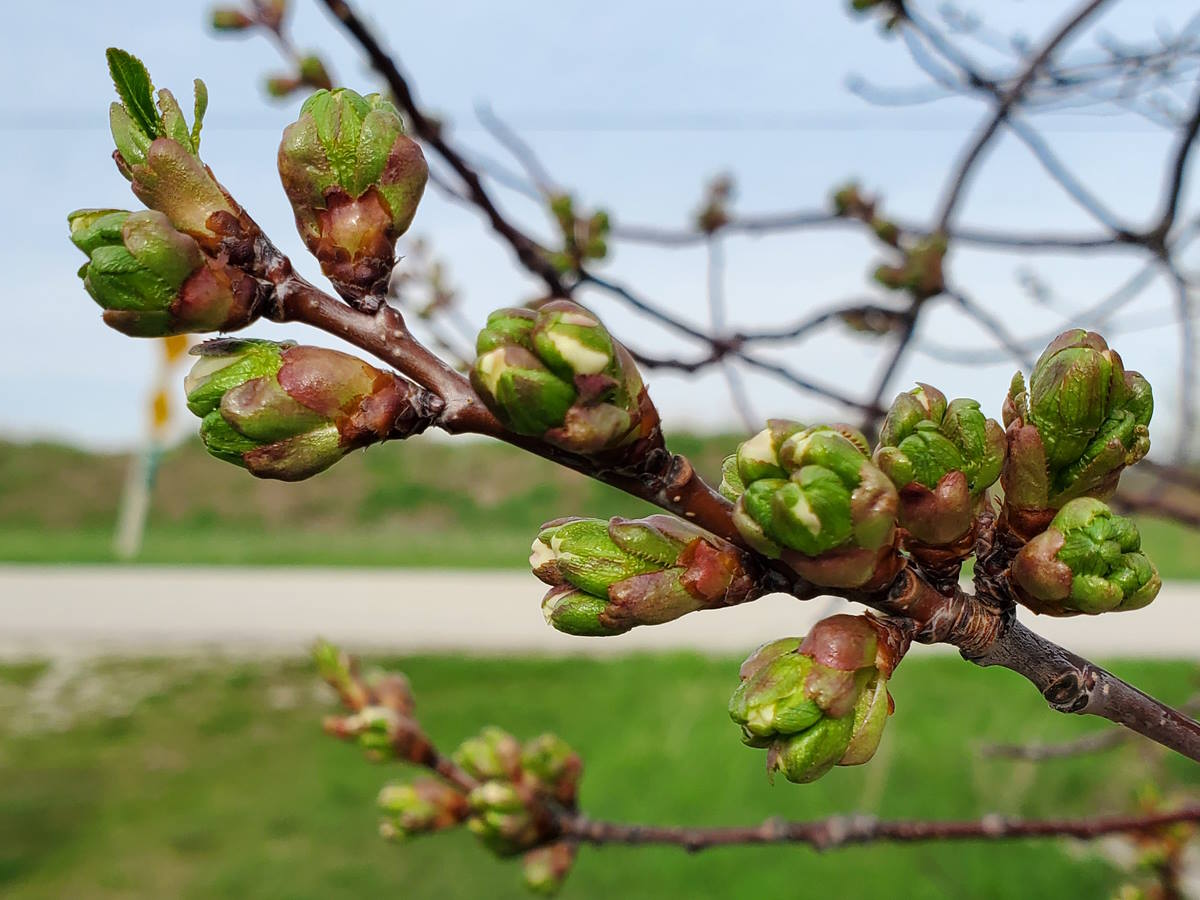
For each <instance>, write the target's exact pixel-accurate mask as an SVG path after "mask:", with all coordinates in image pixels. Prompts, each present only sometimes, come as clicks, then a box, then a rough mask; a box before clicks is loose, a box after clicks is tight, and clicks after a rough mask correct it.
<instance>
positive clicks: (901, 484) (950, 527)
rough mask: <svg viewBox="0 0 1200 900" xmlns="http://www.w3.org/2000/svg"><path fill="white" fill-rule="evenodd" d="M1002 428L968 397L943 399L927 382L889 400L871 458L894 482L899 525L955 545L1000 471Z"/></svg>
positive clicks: (932, 541) (931, 540)
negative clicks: (898, 500)
mask: <svg viewBox="0 0 1200 900" xmlns="http://www.w3.org/2000/svg"><path fill="white" fill-rule="evenodd" d="M1005 447H1006V441H1005V436H1004V430H1003V429H1002V428H1001V427H1000V425H999V423H998V422H996V421H994V420H993V419H988V418H985V417H984V415H983V413H982V412H981V411H980V409H979V404H978V403H977V402H976V401H974V400H969V399H965V398H962V399H958V400H955V401H953V402H951V403H947V402H946V397H945V395H944V394H943V393H942V392H941V391H939V390H937V388H934V387H932V386H930V385H927V384H918V385H917V387H916V388H915V389H914V390H912V391H908V392H906V393H903V394H900V395H899V396H897V397H896V399H895V401H893V403H892V406H891V408H890V409H889V410H888V414H887V416H886V417H885V419H884V421H883V426H882V427H881V429H880V432H879V446H878V447H877V448H876V449H875V454H874V456H873V460H874V462H875V465H876V466H878V467H879V468H880V469H881V470H882V471H883V473H884V474H885V475H887V476H888V478H889V479H891V481H892V483H893V484H895V485H896V487H897V488H899V489H900V515H899V521H900V525H901V526H902V527H903V528H904V529H905V530H906V531H907V532H908V533H909V534H910V535H912V536H913V537H914V538H915V539H916V540H918V541H920V542H922V543H925V544H931V545H934V546H944V545H948V544H953V543H954V542H955V541H957V540H959V539H960V538H963V537H964V536H965V535H966V534H967V533H968V532H969V531H970V529H971V526H972V522H973V521H974V518H975V514H976V512H977V510H978V507H979V503H980V500H981V498H982V497H983V495H984V493H985V492H986V491H987V489H988V488H989V487H991V485H992V484H994V483H995V481H996V479H997V478H999V476H1000V469H1001V467H1002V465H1003V463H1004V456H1005Z"/></svg>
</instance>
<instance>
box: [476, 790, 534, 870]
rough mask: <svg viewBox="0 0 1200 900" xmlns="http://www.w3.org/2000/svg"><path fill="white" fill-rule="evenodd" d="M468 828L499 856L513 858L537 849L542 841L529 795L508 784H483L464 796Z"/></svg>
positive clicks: (527, 792) (525, 791)
mask: <svg viewBox="0 0 1200 900" xmlns="http://www.w3.org/2000/svg"><path fill="white" fill-rule="evenodd" d="M467 802H468V803H469V804H470V807H471V817H470V819H468V820H467V827H468V828H469V829H470V830H471V832H472V833H473V834H474V835H475V836H476V837H478V838H479V839H480V840H481V841H482V842H483V843H484V845H485V846H487V847H488V848H489V849H490V850H491V851H492V852H493V853H496V854H497V855H499V856H512V855H514V854H517V853H520V852H521V851H523V850H528V849H530V848H532V847H534V846H536V845H537V844H538V842H539V840H541V838H542V834H541V831H540V829H539V827H538V820H537V819H536V818H535V816H534V814H533V810H532V809H531V806H532V803H533V798H532V796H531V794H530V792H529V791H527V790H525V789H523V788H521V787H520V786H518V785H516V784H513V783H511V782H509V781H500V780H493V781H485V782H484V783H483V784H481V785H479V787H477V788H475V789H474V790H473V791H471V793H470V794H469V795H468V796H467Z"/></svg>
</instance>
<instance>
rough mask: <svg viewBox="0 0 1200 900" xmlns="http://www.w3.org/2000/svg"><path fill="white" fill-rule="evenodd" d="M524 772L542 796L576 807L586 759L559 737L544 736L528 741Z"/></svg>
mask: <svg viewBox="0 0 1200 900" xmlns="http://www.w3.org/2000/svg"><path fill="white" fill-rule="evenodd" d="M521 770H522V771H523V772H524V773H525V776H526V777H527V778H530V779H532V780H533V782H534V784H535V785H536V786H537V789H538V790H539V791H541V792H542V793H545V794H549V795H551V796H553V797H554V798H555V799H556V800H557V801H558V802H559V803H562V804H564V805H567V806H570V805H572V804H574V802H575V794H576V791H577V790H578V788H579V779H580V778H581V777H582V775H583V760H582V759H580V757H579V754H578V753H576V752H575V751H574V750H572V749H571V746H570V745H569V744H568V743H567V742H566V741H564V740H563V739H562V738H560V737H559V736H558V735H555V734H543V735H541V736H540V737H536V738H534V739H533V740H531V741H527V742H526V743H525V746H524V747H523V748H522V750H521Z"/></svg>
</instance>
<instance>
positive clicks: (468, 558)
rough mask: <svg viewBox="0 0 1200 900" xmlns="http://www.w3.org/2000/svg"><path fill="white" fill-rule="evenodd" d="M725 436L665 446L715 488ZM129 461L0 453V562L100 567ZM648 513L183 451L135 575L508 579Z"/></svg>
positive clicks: (597, 489) (1178, 540) (437, 453)
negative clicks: (258, 568) (155, 570)
mask: <svg viewBox="0 0 1200 900" xmlns="http://www.w3.org/2000/svg"><path fill="white" fill-rule="evenodd" d="M735 444H736V438H733V437H724V438H720V437H716V438H696V437H687V436H683V437H681V438H678V439H677V440H675V441H674V443H673V447H674V449H676V450H679V451H680V452H683V453H686V454H687V455H688V457H689V458H691V459H692V460H693V462H694V463H695V464H696V466H697V468H698V470H699V471H700V472H701V473H703V474H705V475H706V476H708V477H709V478H713V479H716V478H719V474H718V473H719V469H720V462H721V458H722V456H723V455H724V453H725V452H726V451H727V449H728V448H729V447H732V446H734V445H735ZM127 465H128V460H127V459H126V458H125V457H122V456H115V455H104V454H88V453H84V452H82V451H79V450H73V449H70V448H66V447H60V446H55V445H48V444H33V445H21V444H12V443H4V442H0V562H23V563H60V562H76V563H108V562H114V561H115V554H114V552H113V547H112V529H113V522H114V521H115V520H116V515H117V506H118V501H119V497H120V489H121V484H122V482H123V480H124V477H125V469H126V468H127ZM649 511H650V507H649V506H648V505H647V504H644V503H642V502H640V501H637V500H633V499H631V498H629V497H627V496H625V495H623V494H621V493H620V492H619V491H617V490H615V489H613V488H609V487H607V486H605V485H602V484H598V483H596V482H594V481H590V480H588V479H586V478H584V477H582V476H580V475H576V474H575V473H573V472H568V471H565V470H563V469H561V468H558V467H557V466H553V465H551V464H550V463H547V462H545V461H543V460H540V459H537V458H536V457H533V456H530V455H528V454H526V453H523V452H522V451H520V450H517V449H515V448H512V447H507V446H504V445H498V444H493V443H484V442H470V441H466V442H455V443H453V444H450V443H447V442H445V441H441V442H435V441H432V440H426V441H421V440H418V441H412V442H407V443H405V444H402V445H395V446H384V447H379V448H372V449H370V450H368V451H366V452H364V453H356V454H353V455H352V456H350V457H349V458H347V459H345V460H343V461H342V462H340V463H338V464H337V465H336V466H334V467H333V468H332V469H330V470H329V471H328V472H325V473H322V474H321V475H319V476H318V477H316V478H313V479H310V480H309V481H305V482H302V483H300V484H281V483H279V482H267V481H260V480H258V479H255V478H252V477H251V476H250V475H248V474H247V473H246V472H244V471H242V470H241V469H238V468H236V467H234V466H231V465H227V464H225V463H221V462H218V461H216V460H214V459H212V458H210V457H209V456H208V455H207V454H206V453H205V452H204V451H203V449H202V448H201V447H200V445H199V443H198V442H195V441H192V442H188V443H185V444H184V445H183V446H181V447H179V448H177V449H176V450H173V451H172V452H171V453H169V454H168V455H167V456H166V457H165V459H164V460H163V462H162V466H161V469H160V475H159V481H158V486H157V490H156V493H155V496H154V502H153V505H152V509H151V514H150V519H149V528H148V530H147V533H146V539H145V544H144V547H143V549H142V553H141V555H140V557H139V560H138V561H139V562H143V563H154V564H164V563H185V564H221V565H243V564H245V565H294V564H295V563H296V561H297V560H304V561H305V563H307V564H309V565H329V566H342V565H355V566H434V567H467V568H495V567H521V566H524V565H525V559H526V557H527V556H528V552H529V543H530V541H531V540H532V538H533V535H534V534H535V533H536V531H537V528H538V526H539V525H540V524H541V523H542V522H545V521H547V520H549V519H553V518H557V517H559V516H563V515H593V516H613V515H625V516H637V515H644V514H646V513H647V512H649ZM1143 534H1144V544H1145V546H1146V548H1147V549H1148V550H1149V552H1150V554H1151V556H1152V557H1153V558H1154V560H1155V561H1156V563H1157V564H1158V566H1159V568H1160V571H1161V572H1162V574H1163V576H1164V577H1165V578H1175V579H1200V554H1196V553H1195V552H1194V547H1195V540H1196V532H1195V531H1194V530H1191V531H1190V530H1188V529H1185V528H1182V527H1180V526H1178V525H1172V524H1169V523H1165V522H1159V521H1153V520H1147V521H1145V522H1144V523H1143Z"/></svg>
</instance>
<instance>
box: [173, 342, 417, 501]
mask: <svg viewBox="0 0 1200 900" xmlns="http://www.w3.org/2000/svg"><path fill="white" fill-rule="evenodd" d="M192 353H193V354H195V355H198V356H200V360H199V361H198V362H197V363H196V365H195V366H194V367H193V368H192V371H191V373H190V374H189V375H188V376H187V378H186V379H185V381H184V389H185V391H186V392H187V401H188V408H189V409H190V410H191V411H192V412H193V413H195V414H196V415H197V416H200V417H201V418H202V419H203V422H202V423H201V426H200V437H201V439H202V440H203V441H204V444H205V446H206V448H207V449H208V451H209V452H210V453H211V454H212V455H214V456H216V457H217V458H219V459H224V460H226V461H228V462H232V463H235V464H237V465H241V466H244V467H245V468H246V469H248V470H249V471H250V473H251V474H253V475H257V476H258V477H260V478H277V479H281V480H283V481H297V480H300V479H303V478H308V477H310V476H312V475H315V474H317V473H318V472H321V471H323V470H325V469H327V468H329V466H331V465H333V464H334V463H335V462H337V461H338V460H339V459H341V458H342V457H343V456H344V455H345V454H347V453H349V452H350V451H351V450H354V449H357V448H359V447H364V446H367V445H368V444H372V443H377V442H379V441H383V440H387V439H388V438H392V437H407V436H408V435H410V434H416V433H419V432H420V431H421V430H423V429H424V427H425V426H426V425H427V424H428V420H427V419H425V418H419V417H414V416H412V415H411V411H412V408H413V406H414V404H416V403H418V402H420V401H419V398H418V397H417V394H416V391H417V389H416V388H415V386H413V385H412V384H410V383H409V382H406V381H403V380H401V379H399V378H397V377H396V376H395V375H392V374H390V373H387V372H381V371H380V370H378V369H376V368H374V367H372V366H369V365H367V364H366V363H364V362H362V361H361V360H359V359H356V358H355V357H353V356H349V355H347V354H345V353H340V352H338V351H336V350H326V349H323V348H319V347H297V346H295V345H294V344H291V343H284V344H276V343H272V342H270V341H258V340H231V339H230V340H222V341H209V342H208V343H206V344H202V345H200V346H199V347H197V348H194V349H193V350H192Z"/></svg>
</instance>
